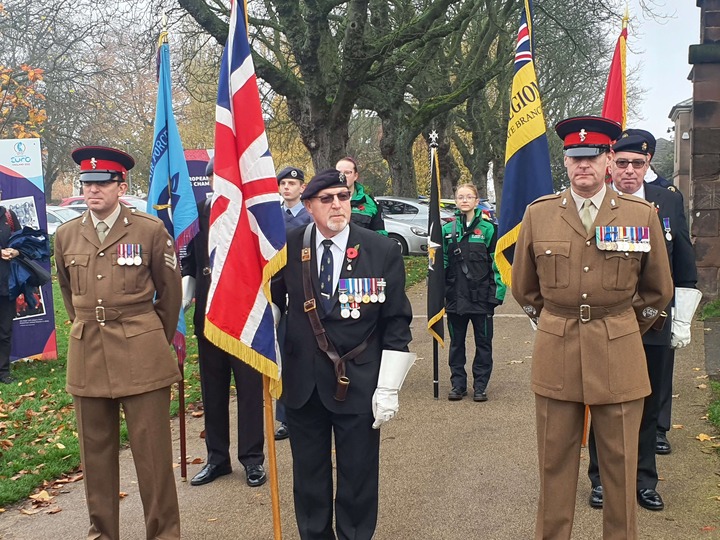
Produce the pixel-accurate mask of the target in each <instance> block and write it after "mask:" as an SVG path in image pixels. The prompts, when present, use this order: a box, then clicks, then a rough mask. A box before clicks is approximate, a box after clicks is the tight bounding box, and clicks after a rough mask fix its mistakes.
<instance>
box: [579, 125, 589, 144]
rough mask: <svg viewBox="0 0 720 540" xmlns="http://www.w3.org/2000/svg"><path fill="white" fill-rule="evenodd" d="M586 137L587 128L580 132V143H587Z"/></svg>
mask: <svg viewBox="0 0 720 540" xmlns="http://www.w3.org/2000/svg"><path fill="white" fill-rule="evenodd" d="M585 137H587V131H585V128H583V129H581V130H580V141H581V142H585Z"/></svg>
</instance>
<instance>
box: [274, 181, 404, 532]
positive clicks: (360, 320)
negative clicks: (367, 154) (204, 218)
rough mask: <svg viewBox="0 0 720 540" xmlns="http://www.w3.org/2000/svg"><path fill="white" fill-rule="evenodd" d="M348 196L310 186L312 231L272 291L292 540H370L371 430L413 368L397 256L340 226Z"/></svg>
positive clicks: (301, 232)
mask: <svg viewBox="0 0 720 540" xmlns="http://www.w3.org/2000/svg"><path fill="white" fill-rule="evenodd" d="M350 197H351V193H350V190H349V189H348V184H347V182H346V181H345V177H344V175H343V174H342V173H340V172H338V171H336V170H334V169H331V170H326V171H323V172H320V173H319V174H317V175H316V176H315V177H313V179H312V180H311V181H310V183H309V184H308V185H307V187H306V188H305V191H304V192H303V195H302V200H303V202H304V204H305V208H306V209H307V210H308V212H309V213H310V214H311V215H312V216H313V221H314V225H312V224H311V225H307V226H306V227H300V228H297V229H294V230H292V231H290V232H289V233H288V237H287V266H285V268H284V269H283V270H282V272H281V273H280V274H279V275H278V276H277V277H276V278H275V279H274V280H273V285H272V298H273V300H274V301H275V302H276V303H277V304H280V305H279V306H277V307H278V308H279V309H280V312H284V311H285V309H284V307H285V306H284V303H285V299H286V297H287V299H288V303H287V334H286V336H285V343H284V350H285V357H284V358H283V370H282V378H283V394H282V397H281V400H282V402H283V403H284V404H285V408H286V414H287V421H288V427H289V430H290V449H291V451H292V456H293V484H294V487H293V493H294V497H295V516H296V519H297V525H298V530H299V532H300V538H301V539H302V540H327V539H330V538H333V539H334V538H336V533H337V537H338V538H340V539H353V540H370V539H371V538H372V537H373V534H374V532H375V525H376V522H377V511H378V476H379V475H378V473H379V454H380V432H379V431H378V428H379V427H380V426H381V425H382V424H383V423H384V422H386V421H388V420H390V419H391V418H393V417H394V416H395V413H396V412H397V410H398V390H399V389H400V386H401V385H402V382H403V380H404V379H405V375H406V374H407V371H408V370H409V369H410V366H411V365H412V363H413V361H414V358H415V355H414V354H411V353H409V352H408V343H409V342H410V340H411V339H412V336H411V334H410V322H411V321H412V310H411V307H410V302H409V300H408V298H407V296H406V294H405V269H404V265H403V259H402V256H401V254H400V250H398V249H397V245H396V244H395V243H394V242H393V241H392V240H390V239H388V238H384V237H382V236H381V235H379V234H375V233H374V232H372V231H368V230H366V229H364V228H362V227H359V226H357V225H355V224H354V223H352V224H351V223H350V212H351V210H350ZM286 295H287V296H286ZM333 359H334V360H333ZM333 439H334V445H335V462H336V464H337V481H336V483H335V485H336V486H337V489H336V491H335V494H334V496H333V491H334V490H333V484H334V483H333V456H332V443H333ZM333 508H334V510H335V511H334V512H333ZM333 514H335V516H334V517H335V528H336V531H334V530H333Z"/></svg>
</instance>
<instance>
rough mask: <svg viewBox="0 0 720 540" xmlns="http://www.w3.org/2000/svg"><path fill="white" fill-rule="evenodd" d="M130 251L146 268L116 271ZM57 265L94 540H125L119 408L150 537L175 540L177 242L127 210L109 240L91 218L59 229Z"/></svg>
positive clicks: (69, 377) (146, 218)
mask: <svg viewBox="0 0 720 540" xmlns="http://www.w3.org/2000/svg"><path fill="white" fill-rule="evenodd" d="M127 245H135V246H140V254H139V257H140V259H139V260H137V261H136V262H139V263H140V264H133V265H120V264H118V257H119V256H120V255H121V254H122V253H123V252H124V251H127V250H126V248H125V246H127ZM55 261H56V265H57V272H58V281H59V284H60V288H61V290H62V294H63V300H64V302H65V307H66V309H67V312H68V316H69V318H70V320H71V321H72V327H71V329H70V343H69V346H68V365H67V385H66V388H67V391H68V392H69V393H70V394H72V395H73V401H74V404H75V413H76V416H77V424H78V432H79V439H80V456H81V459H82V465H83V471H84V475H85V493H86V499H87V507H88V514H89V517H90V528H89V531H88V538H101V539H103V540H119V539H120V526H119V520H120V497H119V495H118V493H119V492H120V478H119V465H118V460H119V446H120V427H119V426H120V417H119V414H120V406H122V408H123V411H124V413H125V420H126V423H127V429H128V435H129V438H130V444H131V446H132V450H133V460H134V462H135V470H136V472H137V478H138V486H139V489H140V495H141V499H142V502H143V510H144V514H145V528H146V535H147V538H158V539H159V538H162V539H164V540H175V539H179V538H180V512H179V508H178V500H177V491H176V487H175V474H174V471H173V466H172V465H173V453H172V438H171V433H170V413H169V405H170V385H171V384H172V383H174V382H177V381H179V380H180V372H179V370H178V365H177V363H176V362H175V360H174V359H173V356H172V353H171V349H170V345H169V342H170V340H171V339H172V337H173V336H174V334H175V330H176V327H177V321H178V317H179V315H180V305H181V301H182V292H181V286H180V268H179V265H178V261H177V258H176V255H175V247H174V245H173V241H172V240H171V238H170V236H169V235H168V233H167V231H166V230H165V226H164V225H163V223H162V222H161V221H160V220H159V219H157V218H155V217H153V216H150V215H148V214H145V213H139V212H138V213H135V212H134V211H131V210H129V209H128V208H126V207H124V206H122V205H121V211H120V214H119V216H118V218H117V221H115V223H114V224H113V226H112V228H111V229H110V230H109V231H108V234H107V236H106V238H105V240H104V241H103V242H100V240H99V238H98V235H97V231H96V230H95V228H94V225H93V222H92V219H91V216H90V213H89V211H87V212H86V213H85V214H84V215H83V216H82V217H80V218H77V219H75V220H72V221H70V222H68V223H66V224H64V225H62V226H61V227H59V228H58V230H57V233H56V237H55Z"/></svg>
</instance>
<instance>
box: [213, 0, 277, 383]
mask: <svg viewBox="0 0 720 540" xmlns="http://www.w3.org/2000/svg"><path fill="white" fill-rule="evenodd" d="M229 30H230V31H229V35H228V40H227V44H226V45H225V51H224V53H223V58H222V65H221V68H220V80H219V83H218V101H217V107H216V124H215V166H214V172H215V176H214V186H213V187H214V195H213V200H212V207H211V211H210V236H209V240H208V249H209V252H210V264H211V265H212V283H211V285H210V290H209V292H208V302H207V313H206V322H205V336H206V337H207V338H208V339H209V340H210V341H212V342H213V343H214V344H215V345H217V346H218V347H220V348H221V349H223V350H225V351H227V352H229V353H230V354H232V355H234V356H236V357H237V358H239V359H240V360H242V361H243V362H245V363H247V364H249V365H250V366H252V367H253V368H255V369H256V370H258V371H259V372H261V373H263V374H264V375H267V376H268V377H269V378H270V379H271V380H272V381H271V385H270V391H271V393H272V394H273V395H274V396H275V397H277V395H279V391H280V381H279V379H280V357H279V354H278V351H277V346H276V344H277V340H276V336H275V325H274V322H273V315H272V310H271V308H270V278H271V277H272V276H273V275H274V274H276V273H277V272H278V271H279V270H280V269H281V268H282V267H283V266H284V265H285V261H286V256H287V255H286V249H285V220H284V219H283V216H282V210H281V209H280V195H279V194H278V188H277V180H276V179H275V166H274V165H273V161H272V157H271V156H270V150H269V148H268V140H267V136H266V135H265V124H264V121H263V116H262V109H261V105H260V96H259V93H258V86H257V79H256V77H255V68H254V66H253V62H252V56H251V54H250V45H249V44H248V40H247V31H246V26H245V16H244V13H243V2H242V1H241V0H240V1H237V0H236V1H235V2H233V4H232V8H231V12H230V29H229Z"/></svg>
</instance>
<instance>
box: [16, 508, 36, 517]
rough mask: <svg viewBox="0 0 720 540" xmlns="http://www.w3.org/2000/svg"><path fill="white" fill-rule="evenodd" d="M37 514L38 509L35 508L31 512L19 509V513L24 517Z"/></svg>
mask: <svg viewBox="0 0 720 540" xmlns="http://www.w3.org/2000/svg"><path fill="white" fill-rule="evenodd" d="M38 512H40V509H39V508H35V509H33V510H25V509H24V508H21V509H20V513H21V514H25V515H26V516H32V515H34V514H37V513H38Z"/></svg>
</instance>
